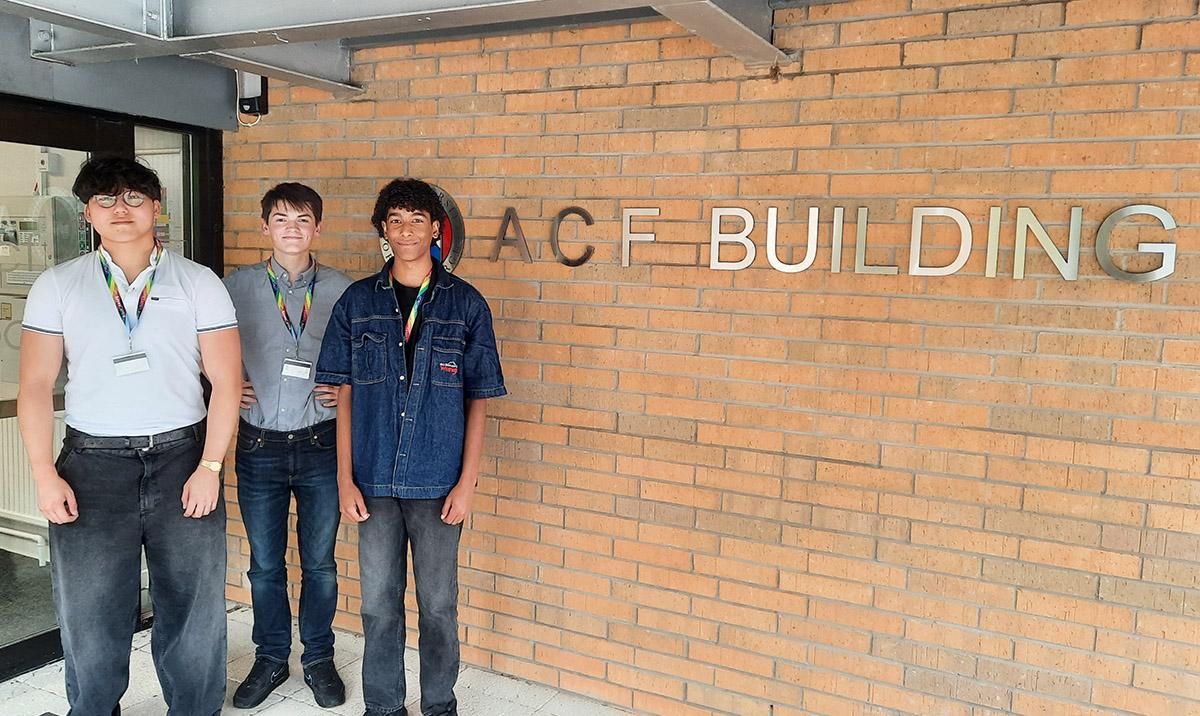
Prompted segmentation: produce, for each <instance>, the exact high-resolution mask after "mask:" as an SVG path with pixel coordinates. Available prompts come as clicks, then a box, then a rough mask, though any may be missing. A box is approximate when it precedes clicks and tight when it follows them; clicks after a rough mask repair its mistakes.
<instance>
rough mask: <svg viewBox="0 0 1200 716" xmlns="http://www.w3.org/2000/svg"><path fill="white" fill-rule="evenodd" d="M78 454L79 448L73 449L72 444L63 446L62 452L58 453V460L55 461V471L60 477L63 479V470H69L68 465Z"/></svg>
mask: <svg viewBox="0 0 1200 716" xmlns="http://www.w3.org/2000/svg"><path fill="white" fill-rule="evenodd" d="M78 454H79V449H78V448H75V447H72V446H71V445H70V443H64V444H63V446H62V450H61V451H60V452H59V453H58V458H56V459H55V460H54V471H55V472H57V473H58V476H59V477H62V473H63V470H66V469H67V465H69V464H70V462H71V460H73V459H74V458H75V456H76V455H78Z"/></svg>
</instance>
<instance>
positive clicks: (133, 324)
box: [96, 239, 163, 344]
mask: <svg viewBox="0 0 1200 716" xmlns="http://www.w3.org/2000/svg"><path fill="white" fill-rule="evenodd" d="M96 254H97V255H98V256H99V257H100V271H101V272H103V273H104V282H105V283H106V284H108V292H109V293H111V294H112V297H113V303H115V304H116V306H117V315H118V316H120V317H121V322H122V323H124V324H125V331H126V332H127V333H128V334H129V340H130V342H131V344H132V341H133V329H135V328H137V325H138V322H139V321H141V320H142V311H145V310H146V301H147V300H149V299H150V291H151V289H153V288H154V274H156V273H158V262H159V261H160V260H161V259H162V255H163V245H162V242H160V241H159V240H158V239H155V240H154V257H153V258H152V259H151V261H150V264H151V265H152V266H154V270H153V271H151V272H150V278H148V279H146V285H145V286H143V287H142V295H141V296H139V297H138V302H137V314H136V315H130V313H129V311H127V310H125V300H124V299H123V298H121V289H120V288H118V287H117V279H116V277H114V276H113V272H112V268H111V267H109V265H108V259H106V258H104V251H103V250H100V251H97V252H96Z"/></svg>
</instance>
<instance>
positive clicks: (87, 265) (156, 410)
mask: <svg viewBox="0 0 1200 716" xmlns="http://www.w3.org/2000/svg"><path fill="white" fill-rule="evenodd" d="M100 251H104V249H100ZM105 258H107V259H108V260H109V266H110V267H111V269H112V275H113V278H114V279H115V280H116V284H117V288H118V289H119V290H120V292H121V298H122V300H124V301H125V308H126V310H128V311H129V312H130V314H132V315H136V313H137V302H138V298H139V297H140V296H141V293H142V288H143V287H144V286H145V285H146V281H148V280H149V278H150V274H151V273H152V272H154V271H155V268H156V266H155V265H154V264H153V263H152V264H151V266H149V267H148V268H146V270H145V271H142V273H140V274H138V276H137V277H136V278H134V280H133V283H130V282H128V281H127V280H126V279H125V274H124V272H122V271H121V267H119V266H117V264H116V263H115V262H113V261H112V258H111V257H110V256H109V255H108V254H107V253H105ZM153 258H154V257H153V255H151V260H152V261H153ZM236 326H237V317H236V314H235V313H234V309H233V302H232V301H230V300H229V293H228V292H226V290H225V286H224V285H223V284H222V283H221V279H219V278H217V275H216V274H214V273H213V272H212V271H211V270H209V269H208V268H206V267H204V266H201V265H200V264H198V263H195V262H194V261H189V260H188V259H185V258H183V257H182V256H179V255H176V254H172V253H171V252H169V251H164V252H163V254H162V258H160V259H159V260H158V262H157V272H156V273H154V286H153V287H152V289H151V293H150V300H148V301H147V302H146V307H145V309H144V310H143V312H142V317H141V320H140V321H139V322H138V325H137V327H136V328H135V329H134V332H133V350H134V351H141V352H144V353H145V354H146V356H147V358H148V359H149V364H150V367H149V370H146V371H143V372H140V373H132V374H129V375H117V369H116V367H115V366H114V365H113V358H114V357H116V356H120V355H125V354H128V353H130V339H129V333H128V332H127V331H126V330H125V323H124V322H123V321H122V320H121V317H120V315H118V314H117V308H116V305H115V303H114V302H113V298H112V294H111V293H109V290H108V284H107V283H106V282H105V280H104V273H103V272H102V271H101V269H100V260H99V257H98V256H97V255H96V253H95V252H93V253H90V254H84V255H83V256H80V257H79V258H77V259H72V260H70V261H67V262H66V263H63V264H60V265H58V266H55V267H53V268H50V269H47V270H46V271H45V272H43V273H42V274H41V275H40V276H38V278H37V280H36V281H35V282H34V284H33V286H32V287H31V288H30V289H29V299H28V302H27V303H26V306H25V316H24V319H23V320H22V322H21V327H22V328H23V329H24V330H26V331H36V332H37V333H45V334H48V335H53V336H62V337H63V346H64V352H65V354H66V358H67V386H66V411H67V415H66V421H67V425H70V426H71V427H73V428H75V429H76V430H81V431H83V432H85V433H89V434H91V435H154V434H156V433H161V432H165V431H167V430H174V429H176V428H182V427H185V426H187V425H192V424H193V423H196V422H199V421H200V420H202V419H203V418H204V416H205V413H206V410H205V405H204V396H203V390H202V387H201V384H200V341H199V338H198V336H199V334H201V333H207V332H210V331H220V330H226V329H229V328H234V327H236Z"/></svg>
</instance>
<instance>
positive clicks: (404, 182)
mask: <svg viewBox="0 0 1200 716" xmlns="http://www.w3.org/2000/svg"><path fill="white" fill-rule="evenodd" d="M392 209H404V210H406V211H424V212H425V213H427V214H429V218H430V219H431V220H433V221H438V222H444V221H445V219H446V210H445V209H444V208H443V207H442V200H441V199H439V198H438V195H437V192H435V191H434V190H433V187H431V186H429V185H428V184H426V183H425V182H423V181H421V180H420V179H393V180H392V181H390V182H388V184H387V186H385V187H384V188H382V189H380V190H379V198H378V199H376V200H375V211H374V212H372V213H371V223H372V224H373V225H374V226H375V231H377V232H378V233H379V237H380V238H383V222H384V221H386V220H387V215H388V212H389V211H391V210H392Z"/></svg>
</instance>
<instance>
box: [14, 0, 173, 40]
mask: <svg viewBox="0 0 1200 716" xmlns="http://www.w3.org/2000/svg"><path fill="white" fill-rule="evenodd" d="M171 12H172V0H145V1H144V2H141V1H133V2H131V1H130V0H115V1H103V0H102V1H100V2H97V1H95V0H0V13H6V14H9V15H18V16H20V17H27V18H29V19H30V20H41V21H42V22H48V23H53V24H55V25H58V26H62V27H69V28H74V29H77V30H84V31H87V32H92V33H95V34H97V35H100V36H102V37H106V38H110V41H111V40H112V39H115V40H120V41H126V42H139V41H143V40H147V39H149V40H155V39H164V38H166V37H167V36H168V35H169V34H170V29H171V22H172V17H171Z"/></svg>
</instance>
